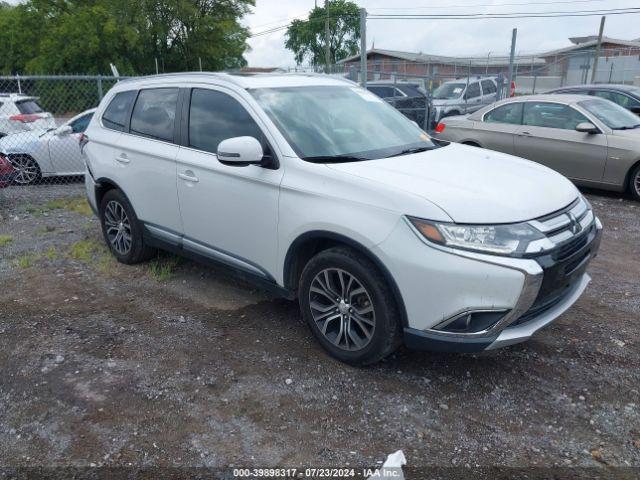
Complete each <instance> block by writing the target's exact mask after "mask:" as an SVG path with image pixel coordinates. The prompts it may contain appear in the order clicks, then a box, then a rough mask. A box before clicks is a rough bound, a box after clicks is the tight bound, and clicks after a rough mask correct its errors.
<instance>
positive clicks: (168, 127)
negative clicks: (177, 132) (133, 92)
mask: <svg viewBox="0 0 640 480" xmlns="http://www.w3.org/2000/svg"><path fill="white" fill-rule="evenodd" d="M177 103H178V89H177V88H150V89H147V90H140V94H139V95H138V99H137V100H136V104H135V106H134V107H133V113H132V114H131V127H130V129H129V132H130V133H133V134H136V135H142V136H145V137H149V138H154V139H156V140H163V141H166V142H172V141H173V131H174V125H175V119H176V105H177Z"/></svg>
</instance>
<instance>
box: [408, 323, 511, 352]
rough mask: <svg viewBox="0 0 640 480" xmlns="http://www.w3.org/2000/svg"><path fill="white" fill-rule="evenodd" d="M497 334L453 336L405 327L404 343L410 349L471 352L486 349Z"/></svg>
mask: <svg viewBox="0 0 640 480" xmlns="http://www.w3.org/2000/svg"><path fill="white" fill-rule="evenodd" d="M497 338H498V335H497V334H496V335H494V336H492V337H470V338H464V337H454V336H450V335H438V334H435V333H430V332H426V331H424V330H418V329H417V328H409V327H405V329H404V344H405V345H406V347H407V348H409V349H411V350H423V351H430V352H456V353H473V352H481V351H482V350H486V349H487V348H488V347H489V346H490V345H491V344H492V343H493V342H494V341H495V340H496V339H497Z"/></svg>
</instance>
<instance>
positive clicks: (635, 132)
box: [613, 128, 640, 140]
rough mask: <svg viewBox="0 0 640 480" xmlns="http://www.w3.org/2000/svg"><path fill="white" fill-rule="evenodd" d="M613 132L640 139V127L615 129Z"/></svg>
mask: <svg viewBox="0 0 640 480" xmlns="http://www.w3.org/2000/svg"><path fill="white" fill-rule="evenodd" d="M613 134H614V135H615V136H616V137H626V138H632V139H633V140H640V128H633V129H631V130H613Z"/></svg>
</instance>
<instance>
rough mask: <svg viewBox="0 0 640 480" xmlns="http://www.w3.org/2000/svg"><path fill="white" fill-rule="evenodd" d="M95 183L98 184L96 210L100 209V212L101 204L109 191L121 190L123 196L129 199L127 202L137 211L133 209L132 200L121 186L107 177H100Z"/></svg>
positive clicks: (96, 188)
mask: <svg viewBox="0 0 640 480" xmlns="http://www.w3.org/2000/svg"><path fill="white" fill-rule="evenodd" d="M95 183H96V186H95V197H96V208H97V209H98V211H99V210H100V204H101V203H102V199H103V198H104V196H105V194H106V193H107V192H108V191H109V190H120V191H121V192H122V194H123V195H124V196H125V198H126V199H127V201H128V202H129V204H130V205H131V208H133V209H134V211H135V208H134V207H133V204H132V203H131V200H130V199H129V197H128V196H127V192H125V191H124V190H123V189H122V188H120V185H118V183H116V182H115V181H114V180H112V179H110V178H107V177H100V178H98V179H96V180H95Z"/></svg>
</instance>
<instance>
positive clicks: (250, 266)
mask: <svg viewBox="0 0 640 480" xmlns="http://www.w3.org/2000/svg"><path fill="white" fill-rule="evenodd" d="M185 99H186V100H185V105H184V110H183V134H182V146H181V148H180V151H179V153H178V198H179V202H180V211H181V212H182V222H183V225H184V239H183V245H184V248H185V249H187V250H192V251H195V252H197V253H200V254H203V255H205V256H209V257H212V258H215V259H217V260H219V261H222V262H224V263H227V264H230V265H232V266H234V267H237V268H240V269H243V270H245V271H249V272H250V273H253V274H256V275H260V276H263V277H267V278H270V277H272V276H275V273H276V271H277V268H278V267H277V262H276V257H277V255H276V253H277V247H278V241H277V228H278V198H279V188H280V182H281V180H282V175H283V168H282V167H281V166H280V167H279V168H275V169H270V168H264V167H260V166H257V165H249V166H240V167H238V166H229V165H223V164H222V163H220V162H219V161H218V158H217V155H216V152H217V148H218V144H219V143H220V142H221V141H223V140H225V139H228V138H233V137H240V136H251V137H255V138H257V139H258V140H260V141H261V143H262V144H263V148H264V149H265V152H266V153H267V154H271V152H273V149H272V147H271V145H274V143H273V141H272V140H269V137H268V135H265V132H267V130H266V129H265V128H264V124H263V123H262V121H261V119H260V118H259V117H258V115H256V113H255V111H254V110H253V109H252V107H251V106H250V105H249V104H248V103H247V102H246V100H244V99H243V98H242V97H241V96H240V95H238V94H236V93H235V92H233V91H231V90H228V89H224V88H222V87H220V88H212V87H210V86H202V87H197V88H195V87H194V88H193V89H191V90H190V91H186V92H185Z"/></svg>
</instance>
